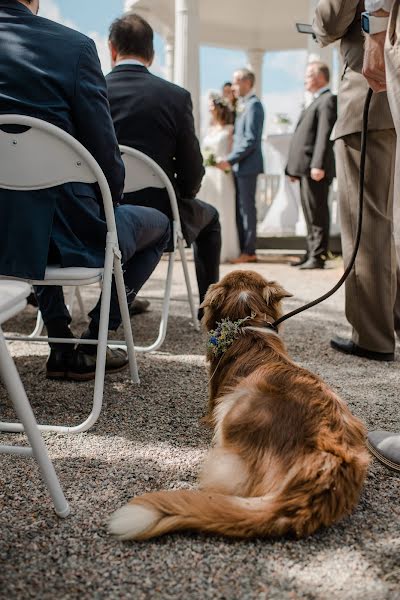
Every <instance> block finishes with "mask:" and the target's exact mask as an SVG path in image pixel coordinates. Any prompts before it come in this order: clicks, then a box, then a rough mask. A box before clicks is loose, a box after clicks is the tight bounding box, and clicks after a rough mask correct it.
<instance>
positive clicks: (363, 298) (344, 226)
mask: <svg viewBox="0 0 400 600" xmlns="http://www.w3.org/2000/svg"><path fill="white" fill-rule="evenodd" d="M360 146H361V134H360V133H354V134H351V135H348V136H345V137H344V138H342V139H339V140H337V142H336V165H337V177H338V192H339V204H340V221H341V235H342V251H343V259H344V264H345V266H346V265H347V264H348V262H349V259H350V256H351V254H352V252H353V248H354V242H355V235H356V227H357V210H358V201H357V199H358V176H359V164H360ZM395 147H396V135H395V132H394V130H391V129H389V130H384V131H370V132H369V133H368V147H367V157H366V166H365V184H364V214H363V230H362V235H361V242H360V247H359V250H358V254H357V258H356V262H355V265H354V267H353V269H352V271H351V273H350V275H349V277H348V278H347V280H346V317H347V320H348V321H349V323H350V324H351V325H352V326H353V334H352V341H353V342H354V343H355V344H357V345H358V346H360V347H361V348H365V349H367V350H371V351H373V352H380V353H392V352H393V351H394V346H395V341H394V318H393V311H394V305H395V298H396V290H397V281H396V255H395V246H394V240H393V221H392V213H393V172H394V157H395ZM377 173H381V174H382V173H384V174H387V175H386V176H384V177H377Z"/></svg>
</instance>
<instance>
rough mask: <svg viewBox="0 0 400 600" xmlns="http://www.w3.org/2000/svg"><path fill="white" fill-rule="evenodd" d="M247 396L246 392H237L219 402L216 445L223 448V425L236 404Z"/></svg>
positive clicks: (215, 435) (216, 415) (217, 406)
mask: <svg viewBox="0 0 400 600" xmlns="http://www.w3.org/2000/svg"><path fill="white" fill-rule="evenodd" d="M245 395H246V392H245V391H244V390H235V391H234V392H232V393H231V394H227V395H226V396H223V397H222V398H221V399H219V400H218V404H217V405H216V407H215V409H214V418H215V430H214V444H215V445H216V446H223V439H222V423H223V421H224V419H225V417H226V415H227V414H228V412H229V411H230V410H231V408H233V407H234V405H235V404H236V402H237V401H238V400H240V399H241V398H243V396H245Z"/></svg>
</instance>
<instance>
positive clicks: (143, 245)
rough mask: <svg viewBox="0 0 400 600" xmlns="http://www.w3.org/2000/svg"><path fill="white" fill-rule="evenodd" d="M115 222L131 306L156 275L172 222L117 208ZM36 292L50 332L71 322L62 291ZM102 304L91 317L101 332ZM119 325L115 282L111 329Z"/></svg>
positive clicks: (44, 288)
mask: <svg viewBox="0 0 400 600" xmlns="http://www.w3.org/2000/svg"><path fill="white" fill-rule="evenodd" d="M115 222H116V226H117V232H118V241H119V248H120V250H121V254H122V264H123V271H124V280H125V287H126V291H127V299H128V303H131V302H132V301H133V299H134V298H135V296H136V294H137V292H138V291H139V290H140V288H141V287H142V286H143V284H144V283H145V282H146V281H147V279H148V278H149V277H150V275H151V273H152V272H153V271H154V269H155V267H156V266H157V264H158V262H159V260H160V258H161V256H162V253H163V251H164V249H165V248H166V246H167V242H168V239H169V236H170V227H169V221H168V218H167V217H166V216H165V215H163V214H162V213H160V212H159V211H158V210H154V209H152V208H143V207H142V206H118V207H117V208H115ZM51 258H52V257H51V256H50V260H49V262H52V261H51ZM35 292H36V296H37V300H38V305H39V309H40V311H41V313H42V316H43V321H44V323H45V325H46V326H47V328H49V327H48V325H49V324H50V329H52V325H51V324H52V323H53V324H54V323H60V322H61V323H64V324H69V323H70V322H71V317H70V314H69V312H68V309H67V307H66V306H65V302H64V294H63V290H62V287H60V286H47V285H46V286H36V287H35ZM100 302H101V299H100V300H99V301H98V303H97V304H96V306H95V307H94V308H93V310H92V311H91V312H90V313H89V316H90V318H91V320H92V325H93V327H94V329H98V325H99V321H100ZM120 323H121V313H120V309H119V302H118V296H117V290H116V286H115V282H114V278H113V283H112V289H111V303H110V321H109V326H108V328H109V329H110V330H115V329H117V328H118V327H119V325H120ZM56 337H57V336H56Z"/></svg>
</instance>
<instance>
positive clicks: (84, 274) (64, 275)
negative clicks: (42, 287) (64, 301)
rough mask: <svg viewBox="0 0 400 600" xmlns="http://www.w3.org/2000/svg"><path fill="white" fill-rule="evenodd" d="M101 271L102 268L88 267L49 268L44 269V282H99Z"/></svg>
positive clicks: (101, 275)
mask: <svg viewBox="0 0 400 600" xmlns="http://www.w3.org/2000/svg"><path fill="white" fill-rule="evenodd" d="M103 271H104V269H103V268H102V267H101V268H100V267H99V268H96V269H90V268H88V267H60V266H51V267H47V268H46V273H45V276H44V281H54V280H57V281H60V280H63V281H68V282H72V281H78V282H82V281H86V280H93V281H99V280H100V279H101V278H102V277H103ZM32 283H33V284H35V283H36V282H35V281H33V280H32Z"/></svg>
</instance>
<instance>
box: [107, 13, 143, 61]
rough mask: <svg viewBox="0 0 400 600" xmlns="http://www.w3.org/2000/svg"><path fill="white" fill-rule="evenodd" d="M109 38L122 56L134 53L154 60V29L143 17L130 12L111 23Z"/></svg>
mask: <svg viewBox="0 0 400 600" xmlns="http://www.w3.org/2000/svg"><path fill="white" fill-rule="evenodd" d="M108 39H109V40H110V42H111V43H112V45H113V46H114V48H115V49H116V51H117V52H118V54H120V55H122V56H128V55H130V54H131V55H134V56H139V57H140V58H144V59H145V60H146V61H150V60H152V58H153V56H154V46H153V30H152V28H151V27H150V25H149V24H148V22H147V21H145V20H144V19H143V18H142V17H140V16H139V15H137V14H135V13H129V14H127V15H124V16H122V17H120V18H119V19H115V21H113V22H112V23H111V26H110V32H109V36H108Z"/></svg>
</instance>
